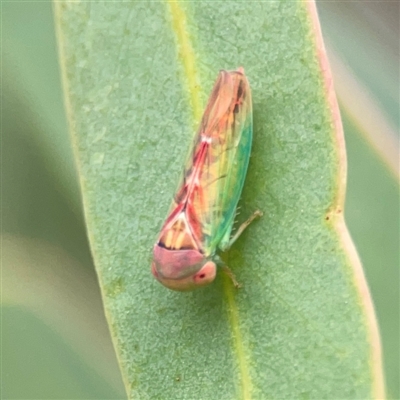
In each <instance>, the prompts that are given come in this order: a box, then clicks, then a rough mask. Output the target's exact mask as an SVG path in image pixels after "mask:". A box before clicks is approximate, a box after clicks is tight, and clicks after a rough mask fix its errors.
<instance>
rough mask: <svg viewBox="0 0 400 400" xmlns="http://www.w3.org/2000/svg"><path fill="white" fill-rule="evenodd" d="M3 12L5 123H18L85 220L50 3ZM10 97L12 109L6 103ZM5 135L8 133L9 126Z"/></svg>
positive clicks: (7, 5) (5, 7)
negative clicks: (63, 97) (65, 108)
mask: <svg viewBox="0 0 400 400" xmlns="http://www.w3.org/2000/svg"><path fill="white" fill-rule="evenodd" d="M1 12H2V49H1V51H2V85H3V86H2V90H4V87H6V90H7V93H6V92H2V95H3V96H4V97H3V98H4V100H5V101H4V104H5V107H6V108H7V113H5V112H3V117H4V119H5V120H7V125H11V124H12V123H14V127H13V129H14V130H15V129H18V132H17V134H18V139H19V140H22V141H23V142H29V143H31V146H35V151H36V157H39V156H40V158H41V162H42V163H43V164H44V165H45V166H46V169H47V172H48V174H49V175H50V176H51V177H52V178H53V180H54V182H55V183H56V184H57V188H58V191H59V192H60V194H61V195H62V196H63V197H64V199H65V200H64V201H67V202H68V204H69V206H70V207H71V209H72V210H73V212H74V213H75V214H76V215H77V216H78V217H81V208H80V197H79V187H78V184H77V180H76V173H75V168H74V164H73V156H72V151H71V144H70V141H69V138H68V135H67V129H66V118H65V112H64V109H63V104H62V91H61V85H60V79H59V67H58V64H57V62H56V58H57V49H56V42H55V32H54V24H53V18H52V10H51V2H45V1H43V2H37V1H35V2H4V3H2V8H1ZM10 93H11V95H12V96H13V100H14V104H13V103H11V102H10V101H9V99H8V97H7V95H9V94H10ZM16 103H18V104H16ZM10 106H11V107H10ZM9 107H10V109H9ZM3 129H5V130H7V132H9V131H8V126H4V128H3ZM33 132H34V134H32V133H33ZM23 135H25V136H26V137H25V138H23V137H22V136H23Z"/></svg>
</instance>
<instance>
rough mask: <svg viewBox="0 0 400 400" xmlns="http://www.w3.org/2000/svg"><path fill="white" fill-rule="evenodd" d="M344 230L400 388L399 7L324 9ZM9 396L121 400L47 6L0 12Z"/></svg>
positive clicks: (322, 5)
mask: <svg viewBox="0 0 400 400" xmlns="http://www.w3.org/2000/svg"><path fill="white" fill-rule="evenodd" d="M317 5H318V10H319V14H320V19H321V25H322V30H323V34H324V38H325V41H326V45H327V48H328V53H329V57H330V61H331V67H332V69H333V74H334V79H335V86H336V90H337V94H338V98H339V102H340V105H341V110H342V117H343V122H344V128H345V135H346V144H347V152H348V188H347V197H346V220H347V223H348V227H349V230H350V232H351V234H352V237H353V240H354V242H355V244H356V246H357V249H358V251H359V255H360V257H361V260H362V263H363V265H364V269H365V273H366V277H367V280H368V283H369V286H370V289H371V292H372V297H373V300H374V303H375V308H376V312H377V317H378V321H379V326H380V331H381V337H382V343H383V355H384V365H385V376H386V383H387V392H388V397H389V398H392V399H398V398H399V397H400V390H399V376H400V370H399V360H400V353H399V337H400V332H399V315H400V310H399V303H400V301H399V300H400V299H399V264H400V263H399V243H400V241H399V239H400V238H399V234H400V229H399V210H400V207H399V206H400V201H399V123H400V122H399V121H400V119H399V89H400V86H399V72H400V71H399V44H400V41H399V33H400V32H399V20H400V19H399V17H400V14H399V2H378V1H377V2H359V1H330V2H325V1H320V2H318V3H317ZM1 23H2V43H1V57H2V58H1V68H2V70H1V71H2V72H1V73H2V81H1V85H2V88H1V96H2V99H1V100H2V105H1V107H2V110H1V112H2V114H1V118H2V120H1V124H2V125H1V128H2V131H1V149H2V182H1V189H2V198H1V201H2V204H1V206H2V223H1V230H2V232H1V235H2V253H1V263H2V288H1V289H2V303H1V313H2V321H1V323H2V325H1V335H2V348H1V361H2V371H1V385H2V387H1V390H2V394H1V398H7V399H16V398H24V399H57V398H60V399H61V398H64V399H65V398H69V399H119V398H125V391H124V389H123V384H122V381H121V377H120V373H119V370H118V365H117V362H116V359H115V355H114V351H113V348H112V344H111V340H110V337H109V333H108V330H107V326H106V323H105V319H104V316H103V311H102V305H101V299H100V292H99V289H98V287H97V281H96V275H95V272H94V267H93V263H92V260H91V256H90V251H89V247H88V241H87V238H86V234H85V225H84V221H83V215H82V209H81V204H80V196H79V186H78V181H77V176H76V172H75V169H74V162H73V157H72V152H71V146H70V143H69V136H68V132H67V123H66V117H65V113H64V108H63V100H62V92H61V85H60V77H59V69H58V60H57V48H56V39H55V33H54V22H53V14H52V7H51V3H50V2H36V1H32V2H3V3H2V4H1Z"/></svg>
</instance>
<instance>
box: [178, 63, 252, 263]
mask: <svg viewBox="0 0 400 400" xmlns="http://www.w3.org/2000/svg"><path fill="white" fill-rule="evenodd" d="M251 142H252V105H251V93H250V86H249V83H248V81H247V79H246V76H245V75H244V72H243V70H242V69H239V70H238V71H232V72H228V71H221V72H220V74H219V76H218V78H217V81H216V83H215V85H214V88H213V91H212V93H211V96H210V99H209V102H208V104H207V107H206V110H205V112H204V115H203V118H202V121H201V124H200V128H199V130H198V132H197V135H196V137H195V142H194V147H193V151H192V155H191V160H190V159H189V160H188V163H187V166H186V170H185V180H186V182H188V183H192V184H189V185H187V190H188V192H187V193H186V195H187V204H188V206H189V207H188V211H189V215H191V220H192V224H193V226H194V227H195V228H196V227H197V230H199V231H201V242H202V247H203V251H204V253H205V255H206V256H209V255H211V254H213V253H214V252H215V249H216V247H217V246H218V245H220V244H221V243H220V242H221V240H222V239H223V238H224V237H226V236H227V235H228V236H229V233H230V231H231V229H232V225H233V221H234V217H235V211H236V206H237V203H238V200H239V198H240V194H241V192H242V188H243V184H244V180H245V177H246V172H247V166H248V162H249V156H250V151H251Z"/></svg>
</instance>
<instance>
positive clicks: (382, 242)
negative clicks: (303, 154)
mask: <svg viewBox="0 0 400 400" xmlns="http://www.w3.org/2000/svg"><path fill="white" fill-rule="evenodd" d="M344 115H345V114H344ZM344 123H345V125H344V126H345V132H346V147H347V152H348V158H349V173H348V187H349V188H348V192H347V196H346V219H347V221H348V226H349V229H350V232H351V234H352V235H353V237H354V241H355V244H356V245H357V248H358V250H359V251H360V256H361V260H362V261H363V264H364V267H365V273H366V277H367V279H368V283H369V286H370V288H371V293H372V295H373V299H374V303H375V307H376V311H377V316H378V321H379V326H380V331H381V335H382V344H383V356H384V357H383V359H384V361H385V375H386V382H387V391H388V396H389V397H390V398H393V399H398V398H399V395H400V391H399V375H400V370H399V360H400V352H399V337H400V331H399V326H400V320H399V318H400V317H399V316H400V309H399V305H400V298H399V279H398V278H399V261H400V254H399V243H400V231H399V220H400V215H399V211H400V209H399V203H400V199H399V186H398V182H396V180H395V179H394V178H393V176H392V175H391V174H389V173H388V171H387V169H386V168H385V165H384V164H382V163H381V162H380V159H379V158H378V157H377V155H376V154H374V153H373V151H372V150H371V149H370V148H369V147H368V145H367V144H366V143H365V142H364V141H363V140H362V139H363V137H362V135H360V134H359V132H358V130H357V129H356V128H355V126H354V125H353V124H352V123H351V121H350V120H349V119H348V118H345V119H344Z"/></svg>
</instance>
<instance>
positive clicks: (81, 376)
mask: <svg viewBox="0 0 400 400" xmlns="http://www.w3.org/2000/svg"><path fill="white" fill-rule="evenodd" d="M0 240H1V244H2V257H1V261H2V296H1V300H2V310H1V312H2V321H1V322H2V367H3V368H2V376H1V382H2V397H3V398H7V399H10V398H20V399H21V398H23V399H34V398H37V399H44V398H48V399H56V398H64V399H65V398H71V399H72V398H76V399H83V398H85V399H88V398H93V399H100V398H106V399H110V398H121V397H122V394H121V388H122V382H121V378H120V374H119V371H118V367H117V365H116V362H115V354H114V352H113V349H112V346H111V343H110V341H109V334H108V330H107V326H106V324H105V323H104V322H105V321H104V315H103V310H102V307H101V304H100V301H99V300H100V299H99V296H98V287H97V285H96V281H95V280H94V279H92V276H91V274H90V273H85V270H84V269H83V268H79V264H78V263H77V261H76V260H74V259H71V258H70V257H69V256H68V255H67V254H66V253H65V252H64V251H63V250H61V249H59V248H56V247H54V246H52V245H50V244H48V243H46V242H44V241H41V240H37V239H36V240H32V239H26V238H21V237H18V236H11V235H7V236H4V235H3V236H2V237H1V238H0ZM94 333H95V334H94ZM99 349H101V351H99ZM21 382H23V384H21Z"/></svg>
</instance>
